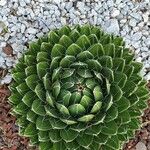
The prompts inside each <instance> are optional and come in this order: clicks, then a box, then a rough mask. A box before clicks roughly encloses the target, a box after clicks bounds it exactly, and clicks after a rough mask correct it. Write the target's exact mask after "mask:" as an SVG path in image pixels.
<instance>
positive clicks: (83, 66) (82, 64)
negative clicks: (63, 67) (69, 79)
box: [70, 62, 88, 69]
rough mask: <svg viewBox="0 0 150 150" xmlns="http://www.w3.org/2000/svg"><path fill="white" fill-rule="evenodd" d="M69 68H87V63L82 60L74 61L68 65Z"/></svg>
mask: <svg viewBox="0 0 150 150" xmlns="http://www.w3.org/2000/svg"><path fill="white" fill-rule="evenodd" d="M70 67H71V68H74V69H79V68H80V69H81V68H84V69H85V68H88V65H87V64H86V63H83V62H75V63H73V64H71V65H70Z"/></svg>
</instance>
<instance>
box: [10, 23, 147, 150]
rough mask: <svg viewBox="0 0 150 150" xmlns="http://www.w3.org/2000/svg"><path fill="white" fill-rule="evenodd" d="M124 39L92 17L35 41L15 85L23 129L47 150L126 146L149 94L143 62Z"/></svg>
mask: <svg viewBox="0 0 150 150" xmlns="http://www.w3.org/2000/svg"><path fill="white" fill-rule="evenodd" d="M124 45H125V44H124V41H123V40H122V38H121V37H117V36H113V35H109V34H106V33H104V32H103V31H101V29H99V28H98V27H94V26H90V25H84V26H75V27H73V28H70V27H68V26H64V27H62V28H61V29H59V30H58V29H56V30H53V31H50V32H49V33H48V35H47V36H45V37H42V38H40V39H39V40H38V41H37V42H34V43H31V44H30V46H29V50H28V51H27V52H26V53H25V54H24V55H23V57H22V58H21V59H20V60H19V62H18V63H17V65H16V67H15V68H14V69H13V71H12V75H13V79H14V82H13V83H12V85H11V86H10V90H11V92H12V94H11V96H10V98H9V101H10V103H11V104H13V114H14V115H15V116H16V117H17V124H18V125H19V131H20V134H21V135H23V136H26V137H29V138H30V143H31V144H32V145H36V144H37V145H39V148H40V149H41V150H86V149H87V150H119V149H120V148H121V146H122V144H123V142H124V141H126V140H128V139H129V138H130V137H132V136H133V135H134V131H135V130H136V129H138V128H139V126H140V121H139V116H140V115H141V113H142V110H143V109H144V108H145V107H146V102H145V101H146V100H147V99H148V90H146V88H145V85H146V82H145V81H144V80H143V79H142V77H141V76H140V75H139V72H140V70H141V68H142V65H141V64H140V63H138V62H135V61H134V55H133V54H132V53H131V51H129V49H128V48H125V46H124Z"/></svg>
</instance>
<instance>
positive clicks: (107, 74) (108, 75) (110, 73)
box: [101, 67, 114, 83]
mask: <svg viewBox="0 0 150 150" xmlns="http://www.w3.org/2000/svg"><path fill="white" fill-rule="evenodd" d="M101 74H102V75H103V77H104V78H107V79H108V80H109V82H110V83H112V82H113V81H114V72H113V71H112V70H111V69H109V68H107V67H103V69H102V70H101Z"/></svg>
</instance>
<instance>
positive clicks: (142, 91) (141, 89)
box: [135, 87, 149, 98]
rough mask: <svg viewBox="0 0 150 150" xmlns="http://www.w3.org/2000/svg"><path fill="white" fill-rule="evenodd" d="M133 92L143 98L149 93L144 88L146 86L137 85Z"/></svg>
mask: <svg viewBox="0 0 150 150" xmlns="http://www.w3.org/2000/svg"><path fill="white" fill-rule="evenodd" d="M135 94H136V95H137V96H138V97H140V98H143V97H145V96H147V95H149V90H148V89H147V88H146V87H139V88H138V89H137V91H136V92H135Z"/></svg>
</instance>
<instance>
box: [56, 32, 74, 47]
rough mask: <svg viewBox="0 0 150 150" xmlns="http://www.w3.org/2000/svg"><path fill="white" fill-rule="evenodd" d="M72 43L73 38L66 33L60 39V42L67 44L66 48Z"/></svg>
mask: <svg viewBox="0 0 150 150" xmlns="http://www.w3.org/2000/svg"><path fill="white" fill-rule="evenodd" d="M72 43H73V41H72V40H71V38H70V37H68V36H66V35H63V36H62V37H61V38H60V39H59V44H61V45H63V46H65V47H66V48H68V47H69V46H70V45H71V44H72Z"/></svg>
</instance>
